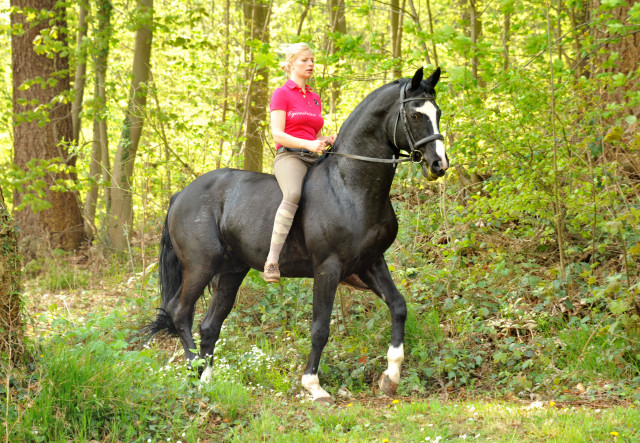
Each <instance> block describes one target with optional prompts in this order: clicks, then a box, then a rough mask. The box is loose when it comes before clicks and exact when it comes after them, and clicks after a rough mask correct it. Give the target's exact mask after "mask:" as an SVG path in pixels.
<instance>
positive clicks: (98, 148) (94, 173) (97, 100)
mask: <svg viewBox="0 0 640 443" xmlns="http://www.w3.org/2000/svg"><path fill="white" fill-rule="evenodd" d="M112 11H113V6H112V5H111V2H110V1H109V0H99V1H98V4H97V12H96V14H97V18H98V29H97V32H96V34H95V37H94V41H93V46H94V48H95V56H94V60H93V69H94V79H95V81H94V86H93V97H94V100H93V102H94V109H93V138H92V142H91V163H90V164H89V176H90V177H91V179H92V182H91V185H90V188H89V192H87V197H86V199H85V202H84V221H85V229H86V231H87V233H89V237H90V238H93V236H94V235H95V233H96V228H95V225H94V222H95V218H96V204H97V201H98V189H99V186H98V182H99V181H100V179H101V178H102V182H103V183H109V182H110V181H111V180H110V178H109V171H111V167H110V162H109V140H108V137H107V119H106V118H105V110H106V103H107V94H106V89H105V84H106V81H107V60H108V56H109V41H110V40H111V14H112ZM101 188H102V189H103V190H104V201H105V206H107V207H108V206H110V205H109V201H110V195H111V193H110V189H109V187H108V186H102V187H101Z"/></svg>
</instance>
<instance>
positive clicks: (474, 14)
mask: <svg viewBox="0 0 640 443" xmlns="http://www.w3.org/2000/svg"><path fill="white" fill-rule="evenodd" d="M478 10H479V5H478V0H469V32H470V36H471V48H472V50H473V56H472V57H471V72H472V74H473V78H474V80H475V81H476V82H477V83H478V85H482V82H481V80H480V75H479V73H478V41H479V40H480V33H481V32H482V22H481V21H480V13H479V11H478Z"/></svg>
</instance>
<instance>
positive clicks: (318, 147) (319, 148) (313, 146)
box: [306, 140, 327, 154]
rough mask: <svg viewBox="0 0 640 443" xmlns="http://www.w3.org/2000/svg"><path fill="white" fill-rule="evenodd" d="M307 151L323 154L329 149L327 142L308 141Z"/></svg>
mask: <svg viewBox="0 0 640 443" xmlns="http://www.w3.org/2000/svg"><path fill="white" fill-rule="evenodd" d="M306 149H307V151H311V152H315V153H317V154H322V153H323V152H324V151H325V149H327V142H326V141H324V140H308V141H307V148H306Z"/></svg>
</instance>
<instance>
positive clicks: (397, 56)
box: [389, 0, 404, 78]
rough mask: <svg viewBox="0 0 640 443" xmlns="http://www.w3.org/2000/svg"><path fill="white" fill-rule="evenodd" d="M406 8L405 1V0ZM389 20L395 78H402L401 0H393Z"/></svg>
mask: <svg viewBox="0 0 640 443" xmlns="http://www.w3.org/2000/svg"><path fill="white" fill-rule="evenodd" d="M403 8H404V0H403ZM389 14H390V15H389V19H390V22H391V57H392V58H393V60H394V62H395V64H394V68H393V78H400V77H402V17H403V16H402V14H400V0H391V4H390V11H389Z"/></svg>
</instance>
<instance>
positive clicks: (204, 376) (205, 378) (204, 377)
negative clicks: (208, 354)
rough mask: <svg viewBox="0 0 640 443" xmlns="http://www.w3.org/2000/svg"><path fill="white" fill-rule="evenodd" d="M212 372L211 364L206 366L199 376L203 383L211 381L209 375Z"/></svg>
mask: <svg viewBox="0 0 640 443" xmlns="http://www.w3.org/2000/svg"><path fill="white" fill-rule="evenodd" d="M212 374H213V369H211V366H207V368H206V369H205V370H204V372H203V373H202V375H201V376H200V381H201V382H203V383H211V375H212Z"/></svg>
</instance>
